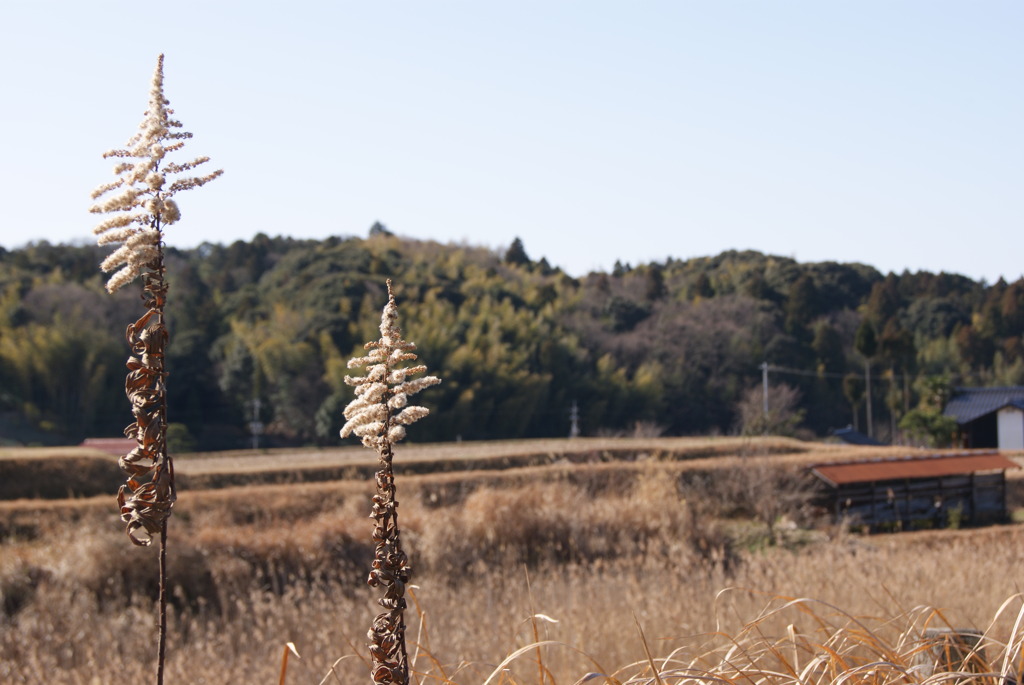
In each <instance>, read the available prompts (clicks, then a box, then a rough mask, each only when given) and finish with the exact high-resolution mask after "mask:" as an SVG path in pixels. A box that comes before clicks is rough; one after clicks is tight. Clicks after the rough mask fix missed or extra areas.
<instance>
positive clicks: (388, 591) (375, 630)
mask: <svg viewBox="0 0 1024 685" xmlns="http://www.w3.org/2000/svg"><path fill="white" fill-rule="evenodd" d="M387 286H388V303H387V305H386V306H385V307H384V312H383V314H382V315H381V322H380V335H381V337H380V340H377V341H375V342H369V343H366V345H365V349H366V350H368V354H367V355H366V356H365V357H355V358H353V359H350V360H349V362H348V367H349V368H350V369H351V368H356V367H359V366H366V367H367V369H366V375H365V376H362V377H352V376H346V377H345V382H346V383H348V384H349V385H352V386H355V393H356V398H355V399H354V400H353V401H352V402H351V403H350V404H349V405H348V406H347V407H346V408H345V419H346V423H345V426H344V427H343V428H342V429H341V437H343V438H345V437H348V436H349V435H352V434H354V435H357V436H359V437H360V438H362V441H363V445H365V446H366V447H369V448H371V449H374V450H376V451H377V454H378V456H379V458H380V469H379V470H378V471H377V494H376V495H374V496H373V513H372V515H371V518H373V520H374V528H373V542H374V556H373V565H372V568H371V570H370V576H369V578H368V580H367V582H368V583H369V584H370V586H372V587H382V588H384V596H383V597H382V598H381V599H379V600H378V603H379V604H380V605H381V606H382V607H384V609H385V611H384V612H383V613H381V614H378V615H377V617H376V618H375V619H374V620H373V624H372V626H371V628H370V631H369V633H368V635H367V637H368V638H369V639H370V641H371V644H370V656H371V657H372V659H373V664H372V671H371V675H372V677H373V682H374V683H378V684H379V685H384V684H390V683H397V684H399V685H407V684H408V682H409V664H408V654H407V652H406V647H405V618H404V612H405V609H406V601H405V586H406V584H407V583H408V582H409V574H410V567H409V558H408V556H406V554H405V552H404V551H403V550H402V542H401V537H400V531H399V528H398V500H397V499H396V498H395V475H394V471H393V469H392V461H393V459H394V449H393V448H394V445H395V443H397V442H399V441H400V440H401V439H402V438H404V437H405V427H406V426H408V425H409V424H411V423H413V422H414V421H418V420H419V419H421V418H423V417H424V416H426V415H427V414H428V411H427V409H426V408H424V407H415V406H411V405H409V403H408V402H409V396H410V395H414V394H416V393H418V392H419V391H420V390H423V389H424V388H428V387H430V386H432V385H436V384H438V383H440V382H441V381H440V379H439V378H436V377H435V376H422V377H420V378H417V379H415V380H407V379H408V377H409V376H412V375H414V374H417V373H422V372H424V371H426V370H427V367H426V366H422V365H418V366H407V367H405V368H403V366H404V364H405V363H406V362H410V361H414V360H415V359H416V355H415V354H414V353H413V350H414V349H416V345H414V344H413V343H410V342H406V341H404V340H402V334H401V331H400V330H399V328H398V306H397V305H396V304H395V296H394V293H393V292H392V290H391V281H390V280H389V281H388V282H387Z"/></svg>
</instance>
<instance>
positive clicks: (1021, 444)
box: [998, 407, 1024, 450]
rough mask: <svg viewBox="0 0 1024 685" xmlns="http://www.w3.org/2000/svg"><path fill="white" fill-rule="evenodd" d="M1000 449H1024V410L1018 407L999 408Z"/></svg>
mask: <svg viewBox="0 0 1024 685" xmlns="http://www.w3.org/2000/svg"><path fill="white" fill-rule="evenodd" d="M998 430H999V449H1001V450H1024V411H1021V410H1020V409H1017V408H1016V407H1004V408H1003V409H1000V410H999V425H998Z"/></svg>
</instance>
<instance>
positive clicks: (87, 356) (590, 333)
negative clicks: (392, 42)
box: [0, 226, 1024, 449]
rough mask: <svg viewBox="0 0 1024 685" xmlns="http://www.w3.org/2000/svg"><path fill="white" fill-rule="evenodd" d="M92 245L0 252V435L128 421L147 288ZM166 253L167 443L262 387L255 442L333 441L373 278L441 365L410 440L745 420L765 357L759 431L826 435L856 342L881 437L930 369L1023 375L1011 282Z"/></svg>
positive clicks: (836, 417)
mask: <svg viewBox="0 0 1024 685" xmlns="http://www.w3.org/2000/svg"><path fill="white" fill-rule="evenodd" d="M104 252H105V251H104V250H101V249H100V248H95V247H85V246H53V245H49V244H46V243H41V244H32V245H29V246H28V247H25V248H23V249H17V250H13V251H6V250H3V249H0V441H2V440H6V441H7V442H11V441H19V442H29V441H35V442H47V441H63V442H77V441H79V440H80V439H82V438H83V437H85V436H109V435H117V434H119V433H120V431H121V429H122V428H123V426H124V425H125V424H127V423H128V422H129V421H130V419H131V415H130V412H129V408H128V405H127V401H126V399H125V396H124V390H123V389H124V360H125V358H126V352H127V350H126V344H125V342H124V340H123V331H124V328H125V326H126V325H127V324H128V323H129V322H131V321H133V320H134V319H135V318H136V317H137V316H138V315H139V314H140V313H141V303H140V300H139V288H138V287H128V288H124V289H123V290H121V291H119V292H118V293H117V295H115V296H111V295H108V294H107V293H106V292H105V291H104V290H103V286H102V283H103V280H102V277H101V274H100V272H99V269H98V264H99V263H100V261H102V258H103V255H104ZM167 267H168V274H169V280H170V286H171V291H170V296H169V305H168V312H169V325H170V329H171V342H170V348H169V360H168V365H169V369H170V371H171V376H170V378H169V384H168V387H169V393H170V419H171V421H172V422H173V423H174V424H178V425H174V426H172V431H171V434H172V438H173V441H174V446H175V447H177V448H178V449H187V448H189V447H197V448H202V449H218V448H232V447H241V446H245V445H247V444H248V443H249V421H251V420H252V418H253V412H254V403H253V400H254V399H257V400H259V406H258V418H259V420H260V421H261V422H262V423H263V424H264V425H265V431H266V435H265V436H264V438H263V443H262V444H271V445H272V444H279V445H283V444H307V443H321V444H328V445H334V444H338V443H339V438H338V429H339V428H340V425H341V422H342V421H341V418H342V408H343V407H344V405H345V404H346V403H347V402H348V400H349V399H350V397H351V394H350V393H351V389H350V388H348V387H347V386H345V385H344V383H343V381H342V379H343V377H344V375H345V373H346V368H345V362H346V361H347V359H348V358H349V357H350V356H352V354H353V353H354V352H355V351H357V350H361V346H362V343H363V342H364V341H366V340H369V339H376V337H378V335H379V334H378V332H377V326H378V324H379V321H380V311H381V308H382V307H383V305H384V303H385V301H386V295H385V288H384V281H385V279H386V278H389V277H390V278H392V279H393V280H394V282H395V286H396V293H397V297H398V303H399V308H400V313H401V325H402V328H403V331H404V332H405V334H406V337H407V338H408V339H410V340H413V341H415V342H416V343H417V344H418V345H419V348H420V349H419V351H420V355H421V360H422V361H423V362H425V363H426V364H427V365H428V367H429V368H430V370H431V372H432V373H435V374H436V375H439V376H441V377H442V378H443V379H444V382H443V383H442V385H440V386H437V387H435V388H431V389H430V391H429V392H425V393H423V395H422V401H423V403H424V404H425V405H427V406H429V407H430V408H431V409H432V411H433V412H434V415H433V416H432V417H431V420H430V421H425V422H423V423H422V424H418V425H417V426H416V431H415V435H414V436H412V437H413V439H415V440H418V441H444V440H454V439H456V438H457V437H461V438H463V439H467V440H470V439H496V438H510V437H539V436H564V435H568V433H569V430H570V412H571V410H572V408H573V406H574V405H575V406H576V407H577V408H578V417H579V428H580V430H581V431H582V434H584V435H593V434H598V433H601V432H614V431H626V432H631V431H633V430H634V429H635V427H636V426H637V425H638V424H639V425H640V426H644V427H646V430H650V429H651V427H652V426H657V427H658V428H659V429H663V430H664V431H665V432H666V433H667V434H695V433H709V432H723V433H724V432H732V431H735V430H738V429H741V428H746V429H748V430H751V429H752V426H754V424H755V423H756V420H755V419H756V417H757V416H759V415H760V408H761V395H760V390H761V371H760V368H759V366H760V364H761V363H762V362H763V361H767V362H768V363H769V364H770V365H771V366H770V374H769V380H770V384H771V387H772V393H773V394H772V402H773V409H774V408H775V407H786V406H788V405H791V406H792V409H793V410H794V411H792V412H788V413H787V414H786V415H785V416H783V417H777V418H779V420H778V422H777V423H775V424H773V425H772V426H771V427H770V428H771V429H773V430H792V429H795V428H796V427H797V426H796V422H797V420H799V419H802V423H801V424H800V427H801V428H802V429H803V430H805V431H809V432H812V433H815V434H818V435H823V434H825V433H826V432H827V431H828V429H829V428H833V427H841V426H845V425H847V424H849V423H851V422H854V421H855V420H856V421H857V422H858V423H859V425H860V427H861V429H862V430H863V429H864V428H865V424H866V417H865V407H866V402H865V401H864V400H865V397H864V395H865V393H864V380H863V379H864V372H865V357H866V356H869V357H870V359H871V368H872V379H873V382H872V384H871V389H872V400H873V402H872V405H873V407H874V416H873V419H874V421H873V423H874V429H875V433H876V434H878V435H879V436H880V437H883V438H885V437H887V436H888V435H889V433H891V431H892V428H893V426H894V425H896V424H897V422H898V421H899V420H900V418H901V417H902V416H903V415H904V414H905V413H906V412H907V411H908V410H910V409H911V408H913V407H917V406H918V405H922V406H929V405H928V403H929V402H930V401H931V399H930V398H929V397H928V395H929V393H934V389H935V387H936V384H935V382H934V378H935V377H939V376H945V377H946V378H948V379H949V380H951V381H952V382H954V383H956V384H980V385H1009V384H1017V383H1021V382H1024V361H1022V357H1024V347H1022V343H1021V333H1022V330H1024V281H1020V280H1018V281H1017V282H1015V283H1012V284H1007V283H1005V282H1002V281H1000V282H999V283H996V284H993V285H986V284H983V283H977V282H975V281H972V280H970V279H968V278H965V277H962V276H957V275H950V274H931V273H914V274H911V273H903V274H900V275H896V274H889V275H888V276H885V275H882V274H880V273H878V272H877V271H876V270H875V269H873V268H871V267H869V266H864V265H861V264H840V263H835V262H825V263H817V264H800V263H797V262H796V261H794V260H792V259H787V258H784V257H775V256H768V255H763V254H760V253H756V252H725V253H723V254H720V255H718V256H715V257H706V258H699V259H690V260H686V261H678V260H668V261H666V262H664V263H653V264H643V265H637V266H629V265H617V266H616V268H615V269H614V270H613V271H612V273H593V274H590V275H588V276H586V277H584V278H571V277H570V276H568V275H566V274H564V273H562V272H560V271H559V270H557V269H553V268H551V267H550V266H549V265H548V264H547V262H546V261H545V260H543V259H541V260H539V261H534V260H531V259H530V257H529V256H528V250H527V249H524V247H523V245H522V244H521V243H519V242H518V241H516V243H514V244H513V245H512V246H511V247H510V248H509V249H508V250H507V251H502V252H500V253H495V252H494V251H492V250H488V249H483V248H479V247H471V246H465V245H441V244H438V243H434V242H419V241H413V240H408V239H401V238H398V237H395V236H393V235H391V234H389V233H388V232H387V231H386V230H385V229H383V228H382V227H379V226H377V227H375V229H374V230H373V231H371V235H370V237H368V238H366V239H360V238H329V239H327V240H323V241H311V240H295V239H290V238H269V237H267V236H264V235H259V236H257V237H256V238H255V239H253V240H252V241H251V242H235V243H233V244H231V245H227V246H224V245H216V244H204V245H202V246H200V247H198V248H196V249H193V250H184V251H183V250H175V249H171V250H170V251H169V255H168V260H167ZM928 379H933V380H932V381H931V382H930V383H929V382H927V381H928ZM922 403H923V404H922ZM744 408H745V409H746V412H744V411H742V410H743V409H744ZM752 408H753V409H752ZM855 417H856V418H855ZM762 428H763V426H762V427H756V429H757V430H761V429H762Z"/></svg>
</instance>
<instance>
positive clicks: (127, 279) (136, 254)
mask: <svg viewBox="0 0 1024 685" xmlns="http://www.w3.org/2000/svg"><path fill="white" fill-rule="evenodd" d="M169 104H170V102H169V101H168V100H167V98H165V97H164V56H163V55H160V57H159V58H158V59H157V63H156V71H155V72H154V73H153V82H152V86H151V87H150V91H149V107H148V108H147V109H146V112H145V114H144V115H143V118H142V123H141V124H139V131H138V133H136V134H135V135H134V136H132V138H131V140H129V141H128V144H127V146H126V147H125V148H124V149H118V150H108V151H107V152H105V153H104V154H103V156H104V157H105V158H106V157H116V158H118V159H119V162H118V164H117V165H116V166H115V167H114V174H115V175H117V176H119V178H118V180H116V181H114V182H113V183H107V184H105V185H102V186H100V187H99V188H97V189H96V190H94V191H93V193H92V199H93V200H97V201H98V202H97V204H95V205H93V206H92V207H91V208H90V209H89V211H90V212H92V213H93V214H112V215H113V216H110V217H108V218H107V219H105V220H104V221H103V222H101V223H100V224H99V225H97V226H96V228H94V229H93V233H94V234H95V235H96V237H97V243H98V244H100V245H108V244H112V243H123V245H122V246H121V247H120V248H119V249H118V250H117V251H115V252H114V253H113V254H111V255H110V256H109V257H108V258H107V259H106V260H105V261H104V262H103V265H102V269H103V271H104V272H107V273H109V272H111V271H113V270H115V269H118V268H119V267H120V270H119V271H117V273H115V274H114V275H113V276H111V278H110V280H109V281H107V290H108V291H110V292H114V291H115V290H117V289H118V288H120V287H122V286H124V285H127V284H128V283H131V282H132V281H133V280H135V278H136V277H138V276H139V275H140V274H141V273H143V272H144V271H145V270H146V269H147V266H148V265H149V264H152V263H153V260H154V259H155V258H156V257H157V256H158V255H159V254H160V253H161V244H162V242H163V227H164V226H166V225H168V224H173V223H174V222H175V221H177V220H178V219H179V218H181V212H180V211H179V210H178V205H177V204H176V203H175V202H174V200H172V199H171V196H172V195H174V194H175V193H176V192H178V191H179V190H188V189H189V188H196V187H198V186H201V185H204V184H206V183H208V182H209V181H212V180H213V179H215V178H217V177H218V176H220V175H221V174H222V173H224V172H223V171H222V170H217V171H214V172H213V173H210V174H206V175H205V176H195V177H184V178H182V177H176V178H170V176H174V175H177V174H180V173H182V172H184V171H189V170H190V169H193V168H194V167H197V166H199V165H200V164H204V163H206V162H207V161H209V157H198V158H196V159H194V160H192V161H191V162H185V163H183V164H175V163H170V162H166V163H165V162H164V157H165V156H166V154H167V153H168V152H173V151H175V150H179V149H181V148H182V147H183V146H184V144H185V143H184V141H185V140H186V139H188V138H191V137H192V134H191V133H189V132H188V131H182V130H179V129H181V122H179V121H177V120H175V119H173V118H172V115H173V114H174V110H173V109H170V108H169V107H168V105H169ZM115 191H116V192H115ZM103 196H107V197H106V198H105V199H103V200H100V198H101V197H103Z"/></svg>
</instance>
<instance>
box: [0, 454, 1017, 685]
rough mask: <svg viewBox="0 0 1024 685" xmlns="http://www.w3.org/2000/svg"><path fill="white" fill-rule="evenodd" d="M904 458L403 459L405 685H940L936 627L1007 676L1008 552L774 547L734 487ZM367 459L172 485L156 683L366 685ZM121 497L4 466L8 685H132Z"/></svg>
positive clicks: (145, 579)
mask: <svg viewBox="0 0 1024 685" xmlns="http://www.w3.org/2000/svg"><path fill="white" fill-rule="evenodd" d="M907 451H908V450H907V449H906V448H885V449H872V450H868V451H864V450H863V449H851V448H843V447H835V446H827V445H818V444H810V443H802V442H797V441H790V440H777V439H763V440H762V439H754V440H751V439H739V438H716V439H651V440H646V439H594V440H574V441H523V442H508V443H491V444H473V443H465V444H461V445H427V446H416V445H409V446H406V447H403V448H402V450H400V451H399V453H398V457H397V459H396V470H397V472H398V481H397V482H398V499H399V501H400V502H401V508H400V512H401V523H402V527H403V532H404V538H405V540H406V547H407V550H408V551H409V553H410V557H411V560H412V564H413V570H414V576H413V582H414V583H415V585H416V589H415V596H416V600H417V603H416V607H415V608H416V611H413V612H410V613H409V615H408V616H407V622H408V624H409V640H410V644H413V643H414V645H413V646H412V648H411V656H413V657H414V658H415V671H416V673H417V675H416V682H420V683H458V684H459V685H470V684H474V683H485V682H490V683H499V682H505V683H513V682H515V683H533V684H536V685H545V684H546V683H550V684H554V683H560V684H572V683H576V682H580V681H585V682H594V683H622V684H625V683H642V682H645V683H646V682H650V683H656V682H664V683H681V682H707V681H708V679H711V680H712V681H715V682H736V683H741V682H742V683H756V682H778V683H818V682H845V681H849V682H870V683H881V682H925V681H926V680H928V678H929V677H930V678H932V680H931V681H929V682H940V681H941V680H942V678H943V677H946V676H940V675H939V674H933V673H932V671H931V665H930V664H931V661H930V660H929V659H928V658H925V657H926V656H927V654H928V653H929V652H928V650H929V644H928V643H927V642H925V641H923V639H922V638H923V636H924V634H925V631H926V630H927V629H931V628H941V627H951V626H952V627H957V628H972V629H977V630H979V631H982V632H983V633H984V637H983V640H982V644H983V652H984V654H983V655H984V664H983V666H984V668H981V667H980V666H979V668H980V670H983V671H984V670H991V669H995V670H1002V671H1003V672H1006V673H1009V672H1016V670H1017V669H1018V668H1019V666H1020V664H1019V663H1018V662H1019V659H1020V656H1019V654H1020V641H1021V639H1022V637H1024V631H1022V629H1021V626H1020V625H1017V624H1016V622H1017V621H1018V615H1019V613H1020V611H1021V607H1022V604H1024V599H1022V597H1021V596H1020V595H1019V594H1018V593H1020V592H1021V590H1022V588H1021V587H1020V583H1019V580H1018V579H1019V577H1020V576H1019V574H1020V568H1021V567H1022V561H1024V544H1022V543H1024V529H1022V528H1020V527H1018V526H1013V525H1008V526H1000V527H992V528H986V529H976V530H964V531H925V532H919V533H903V534H898V535H879V536H872V537H863V536H856V535H852V534H849V533H847V532H845V531H843V530H841V529H839V528H836V527H834V526H831V525H829V524H828V523H827V522H825V521H824V519H823V518H822V517H821V516H820V515H819V514H818V513H816V512H814V511H813V510H809V509H807V508H804V509H803V510H802V511H799V512H793V513H792V515H791V516H788V517H787V518H786V525H784V526H782V527H781V528H780V530H779V532H778V534H777V539H775V538H773V537H771V536H769V535H768V534H767V532H766V527H765V526H764V525H763V523H759V522H758V521H756V520H753V519H752V518H751V517H750V515H749V512H748V509H749V506H750V502H748V501H743V498H750V497H753V496H755V495H756V491H755V490H752V489H751V484H750V483H749V482H746V483H745V486H744V487H743V488H738V487H737V485H736V484H737V483H738V482H741V481H742V480H743V477H742V475H738V474H741V473H742V472H743V471H744V470H747V471H750V470H751V469H754V468H758V469H762V468H771V469H775V470H781V472H784V473H787V474H790V475H791V477H793V478H797V475H796V474H797V471H796V469H798V468H799V467H800V466H805V465H806V464H808V463H813V462H816V461H825V460H834V459H846V458H851V457H853V456H892V455H894V454H903V453H906V452H907ZM366 452H367V451H366V450H355V449H351V450H349V449H341V450H330V451H314V450H310V451H297V452H291V453H284V452H272V453H234V454H228V455H188V456H185V457H183V458H180V459H179V460H178V461H177V462H176V464H177V469H178V473H179V477H180V479H181V483H182V489H181V492H180V496H179V501H178V504H177V505H176V507H175V515H174V517H173V518H172V519H171V526H170V539H171V543H170V544H171V546H170V558H171V579H172V583H173V593H172V600H171V621H170V627H171V635H170V649H169V653H168V666H167V668H168V671H167V679H168V682H173V683H214V682H217V683H223V682H232V683H233V682H277V680H276V679H277V678H279V676H280V667H281V656H282V651H283V649H284V648H285V645H286V643H288V642H292V643H294V645H295V648H296V650H297V652H298V653H299V654H300V655H301V658H300V659H296V658H295V657H294V656H292V658H291V660H290V661H289V665H288V674H287V682H289V683H314V684H315V683H321V682H326V683H353V682H365V681H366V680H367V676H366V672H367V667H366V664H365V663H364V660H365V659H366V658H367V657H365V656H364V653H365V647H364V643H365V642H366V638H365V631H366V628H367V627H368V625H369V621H370V618H371V616H372V615H373V614H374V613H375V612H376V611H375V610H376V609H377V607H376V605H375V604H373V601H372V600H373V594H372V592H371V591H370V590H369V589H368V588H366V585H365V574H366V571H367V566H368V564H369V560H370V559H371V558H372V549H371V545H370V540H369V528H370V523H369V520H368V518H367V517H368V513H369V503H368V501H369V496H370V494H371V492H372V487H373V486H372V483H371V481H370V479H369V477H367V476H368V474H369V473H370V472H371V471H372V470H373V466H374V464H373V461H372V455H369V457H370V458H368V457H367V455H366V454H364V453H366ZM111 466H114V472H113V476H112V478H113V481H114V483H115V485H114V486H113V487H111V488H110V489H109V491H108V492H106V493H105V494H97V493H96V492H95V489H96V488H95V486H90V485H89V480H90V479H91V478H94V477H96V473H102V472H104V469H107V468H109V467H111ZM94 471H95V472H94ZM766 472H767V471H763V472H759V473H766ZM83 474H86V475H88V476H89V477H88V478H86V477H85V476H84V475H83ZM100 480H102V478H101V479H100ZM748 480H749V479H748ZM15 481H17V482H15ZM51 481H52V482H51ZM116 482H117V471H116V465H114V460H112V459H111V458H110V457H109V456H105V455H102V454H99V453H86V452H83V451H81V450H71V451H68V450H58V451H55V452H50V453H47V452H41V451H30V452H26V451H14V450H0V492H2V493H3V501H0V682H2V683H82V684H88V685H92V684H105V683H112V682H121V681H124V680H130V681H136V682H147V681H148V679H149V677H150V675H151V671H152V663H151V659H152V655H151V653H150V652H151V650H150V649H149V648H148V645H149V644H151V642H152V639H153V634H154V631H155V627H154V617H153V615H152V601H153V597H154V594H155V587H154V585H155V572H154V568H155V563H156V560H155V556H156V555H155V551H153V550H148V549H138V548H134V547H132V546H131V545H130V544H128V542H127V540H126V539H125V536H124V533H123V532H122V529H121V525H120V521H119V518H118V515H117V512H116V509H115V506H114V504H113V496H112V493H113V491H114V489H116ZM765 482H766V483H768V482H769V481H767V480H766V481H765ZM770 482H771V483H772V484H775V485H777V484H778V483H779V482H782V481H778V480H771V481H770ZM1019 482H1020V481H1019V480H1015V481H1014V483H1015V484H1019ZM1011 490H1012V497H1014V498H1015V503H1016V504H1019V495H1017V494H1016V493H1017V488H1012V489H1011ZM62 493H63V495H62ZM752 493H753V494H752ZM772 543H777V544H772ZM531 617H533V618H531ZM538 642H539V643H541V644H535V643H538ZM517 650H521V653H518V654H517ZM510 655H512V656H513V657H514V658H513V659H512V660H511V661H510V662H509V663H507V664H503V661H504V660H505V659H506V657H509V656H510ZM977 656H979V655H975V657H972V659H973V660H974V661H977V662H979V663H980V659H978V658H976V657H977ZM1004 657H1005V658H1004ZM968 661H969V662H970V661H971V659H968ZM968 667H970V668H968ZM957 668H964V669H968V670H970V669H971V668H973V670H974V671H977V670H979V668H974V667H973V666H971V664H970V663H965V664H958V665H957ZM655 673H657V675H655ZM588 674H595V675H590V676H588ZM596 674H603V675H596ZM949 677H950V678H952V676H949ZM964 677H974V678H975V680H974V681H973V682H982V680H979V679H978V678H980V677H981V676H978V675H977V673H974V674H973V675H970V676H967V675H965V676H964ZM985 682H997V680H996V679H990V680H988V681H985Z"/></svg>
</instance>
